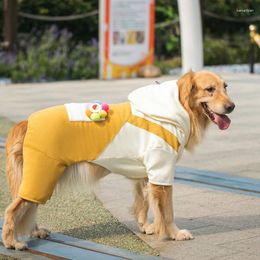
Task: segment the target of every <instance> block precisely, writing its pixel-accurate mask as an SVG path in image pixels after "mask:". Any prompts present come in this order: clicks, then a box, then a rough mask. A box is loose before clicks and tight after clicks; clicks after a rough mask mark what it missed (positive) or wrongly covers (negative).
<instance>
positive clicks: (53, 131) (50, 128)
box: [24, 103, 131, 165]
mask: <svg viewBox="0 0 260 260" xmlns="http://www.w3.org/2000/svg"><path fill="white" fill-rule="evenodd" d="M130 113H131V108H130V104H129V103H122V104H116V105H111V106H110V111H109V114H108V117H107V118H106V120H104V121H99V122H94V121H93V122H73V121H69V119H68V115H67V111H66V108H65V106H56V107H52V108H48V109H45V110H42V111H39V112H36V113H34V114H32V116H31V117H30V118H29V120H28V122H29V124H28V130H27V133H26V136H25V141H24V146H25V147H31V148H33V149H36V150H38V151H41V152H43V153H45V154H46V155H47V156H48V157H50V158H53V159H56V160H59V161H62V162H63V163H64V164H65V165H70V164H72V163H75V162H80V161H86V160H87V161H92V160H95V159H96V158H97V157H98V156H99V154H100V153H101V152H102V151H103V150H104V149H105V147H106V146H107V145H108V144H109V143H110V142H111V141H112V140H113V139H114V137H115V135H116V134H117V133H118V132H119V130H120V129H121V127H122V126H123V125H124V123H126V122H127V120H128V118H129V116H130Z"/></svg>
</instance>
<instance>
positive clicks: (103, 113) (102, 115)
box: [98, 109, 107, 118]
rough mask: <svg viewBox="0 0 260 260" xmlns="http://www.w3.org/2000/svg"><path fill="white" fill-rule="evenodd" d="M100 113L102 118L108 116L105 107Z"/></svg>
mask: <svg viewBox="0 0 260 260" xmlns="http://www.w3.org/2000/svg"><path fill="white" fill-rule="evenodd" d="M98 113H99V115H100V117H101V118H105V117H106V116H107V112H106V111H105V110H103V109H102V110H100V111H99V112H98Z"/></svg>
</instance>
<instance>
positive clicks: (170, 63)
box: [155, 57, 181, 74]
mask: <svg viewBox="0 0 260 260" xmlns="http://www.w3.org/2000/svg"><path fill="white" fill-rule="evenodd" d="M155 65H156V66H158V67H159V68H160V69H161V71H162V73H163V74H169V72H170V70H171V69H173V68H179V67H181V57H175V58H172V59H167V60H165V59H163V60H158V59H156V60H155Z"/></svg>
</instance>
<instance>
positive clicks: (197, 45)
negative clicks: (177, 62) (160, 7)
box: [178, 0, 203, 73]
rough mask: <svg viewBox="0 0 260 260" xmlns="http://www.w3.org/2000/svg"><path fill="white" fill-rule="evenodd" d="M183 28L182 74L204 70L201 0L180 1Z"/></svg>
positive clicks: (179, 7)
mask: <svg viewBox="0 0 260 260" xmlns="http://www.w3.org/2000/svg"><path fill="white" fill-rule="evenodd" d="M178 9H179V17H180V26H181V56H182V72H183V73H185V72H187V71H189V70H190V69H192V70H194V71H198V70H201V69H202V68H203V42H202V23H201V12H200V2H199V0H178Z"/></svg>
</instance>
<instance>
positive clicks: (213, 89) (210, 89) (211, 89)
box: [206, 87, 215, 93]
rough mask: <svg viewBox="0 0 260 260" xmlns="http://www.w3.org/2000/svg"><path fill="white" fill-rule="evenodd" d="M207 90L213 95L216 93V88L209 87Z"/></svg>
mask: <svg viewBox="0 0 260 260" xmlns="http://www.w3.org/2000/svg"><path fill="white" fill-rule="evenodd" d="M206 90H207V91H208V92H209V93H213V92H214V91H215V88H214V87H208V88H206Z"/></svg>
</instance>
